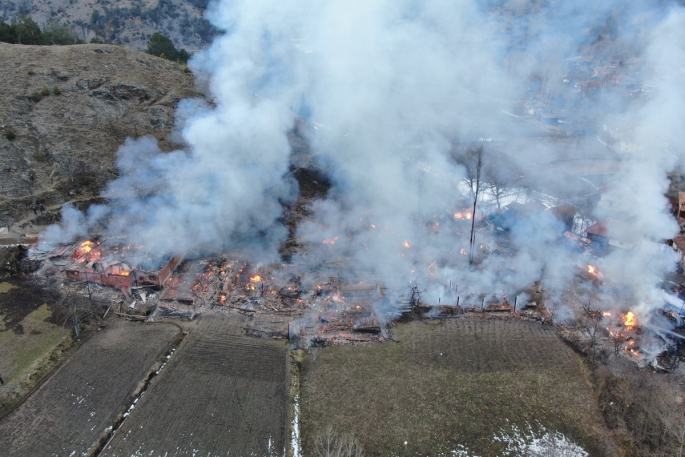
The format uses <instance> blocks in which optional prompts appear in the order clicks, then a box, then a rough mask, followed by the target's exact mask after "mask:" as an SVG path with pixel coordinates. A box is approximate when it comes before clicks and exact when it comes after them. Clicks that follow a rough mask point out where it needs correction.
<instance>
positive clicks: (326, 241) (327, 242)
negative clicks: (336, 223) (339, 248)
mask: <svg viewBox="0 0 685 457" xmlns="http://www.w3.org/2000/svg"><path fill="white" fill-rule="evenodd" d="M336 241H338V237H337V236H336V237H335V238H328V239H327V240H323V244H335V242H336Z"/></svg>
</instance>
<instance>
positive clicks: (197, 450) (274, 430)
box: [102, 316, 287, 457]
mask: <svg viewBox="0 0 685 457" xmlns="http://www.w3.org/2000/svg"><path fill="white" fill-rule="evenodd" d="M242 325H243V323H242V322H241V321H240V320H238V319H235V318H233V319H231V320H229V319H226V318H222V317H220V316H216V317H214V316H203V317H202V318H201V319H200V322H199V325H198V326H197V329H196V330H192V329H191V331H190V334H189V335H188V336H187V337H186V339H185V340H184V342H183V343H182V344H181V346H180V347H179V349H178V351H177V352H176V353H175V354H174V356H173V357H172V358H171V360H170V362H169V364H168V365H167V366H166V367H165V368H164V370H163V371H162V372H161V373H160V375H159V376H158V377H156V378H155V379H154V380H153V382H152V383H151V385H150V388H149V389H148V390H147V392H146V393H145V395H143V397H142V398H141V400H140V402H139V403H138V405H137V406H136V408H135V409H134V410H133V412H132V413H131V415H130V416H129V417H128V418H127V419H126V420H125V421H124V423H123V424H122V426H121V428H120V429H119V430H118V431H117V433H116V434H115V435H114V438H113V439H112V441H111V442H110V443H109V444H108V445H107V446H106V447H105V449H104V452H103V453H102V457H105V456H107V457H115V456H126V457H129V456H132V455H141V456H142V455H145V456H148V457H156V456H167V457H172V456H186V455H197V456H216V455H236V456H260V457H265V456H271V455H274V456H276V455H278V456H281V455H283V450H284V446H285V442H286V423H287V420H286V414H287V396H286V358H285V355H286V353H285V345H284V344H283V343H282V342H277V341H274V340H268V339H258V338H250V337H245V336H243V334H244V333H245V330H244V329H243V328H242Z"/></svg>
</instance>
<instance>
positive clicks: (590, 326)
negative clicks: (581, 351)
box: [579, 302, 602, 368]
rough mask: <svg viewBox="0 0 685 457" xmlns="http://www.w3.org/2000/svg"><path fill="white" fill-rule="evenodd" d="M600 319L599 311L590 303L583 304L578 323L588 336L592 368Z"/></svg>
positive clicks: (594, 360) (600, 313) (595, 357)
mask: <svg viewBox="0 0 685 457" xmlns="http://www.w3.org/2000/svg"><path fill="white" fill-rule="evenodd" d="M601 320H602V312H601V311H599V310H597V309H592V304H591V303H589V302H588V303H587V304H586V305H583V309H582V311H581V315H580V318H579V323H580V325H581V326H582V327H583V329H585V331H586V332H587V334H588V335H589V336H590V350H591V351H592V353H591V356H592V357H591V359H590V360H591V365H592V368H595V363H596V361H597V330H599V328H600V327H601Z"/></svg>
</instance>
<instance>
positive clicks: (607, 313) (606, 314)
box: [602, 311, 611, 316]
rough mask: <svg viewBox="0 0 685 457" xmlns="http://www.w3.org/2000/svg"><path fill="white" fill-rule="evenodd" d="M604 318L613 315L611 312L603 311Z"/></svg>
mask: <svg viewBox="0 0 685 457" xmlns="http://www.w3.org/2000/svg"><path fill="white" fill-rule="evenodd" d="M602 316H611V313H610V312H609V311H603V312H602Z"/></svg>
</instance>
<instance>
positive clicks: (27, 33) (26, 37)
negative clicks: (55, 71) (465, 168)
mask: <svg viewBox="0 0 685 457" xmlns="http://www.w3.org/2000/svg"><path fill="white" fill-rule="evenodd" d="M0 41H2V42H4V43H13V44H31V45H39V44H43V45H53V44H56V45H67V44H83V43H85V41H83V40H82V39H81V38H80V37H79V35H78V33H77V32H76V30H74V28H73V27H71V26H69V25H60V24H59V23H57V22H56V21H49V22H48V23H47V24H46V25H45V27H44V28H43V29H41V28H40V26H38V24H37V23H36V21H34V20H33V19H32V18H31V16H28V15H22V16H20V17H19V20H18V21H17V22H13V23H9V24H8V23H6V22H4V21H0Z"/></svg>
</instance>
